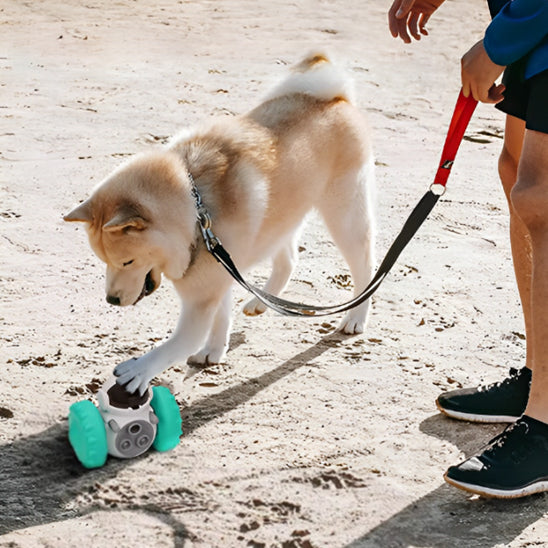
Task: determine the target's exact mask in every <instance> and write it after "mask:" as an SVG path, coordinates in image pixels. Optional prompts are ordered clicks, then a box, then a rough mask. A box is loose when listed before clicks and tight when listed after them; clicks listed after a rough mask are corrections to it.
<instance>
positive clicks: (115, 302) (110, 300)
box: [107, 295, 120, 306]
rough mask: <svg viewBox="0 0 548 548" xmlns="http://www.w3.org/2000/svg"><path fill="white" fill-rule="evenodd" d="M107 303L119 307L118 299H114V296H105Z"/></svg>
mask: <svg viewBox="0 0 548 548" xmlns="http://www.w3.org/2000/svg"><path fill="white" fill-rule="evenodd" d="M107 303H108V304H113V305H116V306H120V297H115V296H114V295H107Z"/></svg>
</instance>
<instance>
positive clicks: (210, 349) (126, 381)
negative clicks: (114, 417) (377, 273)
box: [65, 54, 374, 393]
mask: <svg viewBox="0 0 548 548" xmlns="http://www.w3.org/2000/svg"><path fill="white" fill-rule="evenodd" d="M352 95H353V86H352V82H351V80H350V79H349V78H348V76H347V75H346V74H345V73H344V72H343V71H342V70H341V69H340V68H338V67H337V66H336V65H335V64H333V63H332V62H331V61H330V60H329V59H328V57H327V56H326V55H324V54H315V55H310V56H308V57H306V58H305V59H304V60H303V61H302V62H301V63H299V64H298V65H296V66H295V67H294V69H293V71H292V73H291V74H290V75H289V76H288V77H287V79H286V80H285V81H283V82H282V83H281V84H280V85H279V86H278V87H277V88H276V89H274V91H273V92H271V93H270V95H268V96H267V97H266V99H265V100H264V101H263V102H262V103H261V104H259V105H258V106H257V107H256V108H254V109H253V110H251V111H250V112H249V113H247V114H245V115H241V116H237V117H231V118H223V119H222V120H220V121H216V122H212V123H208V124H207V125H205V126H203V127H199V128H196V129H194V130H188V131H184V132H183V133H181V134H179V135H178V136H177V137H175V138H174V139H173V140H172V141H171V142H170V143H169V144H168V145H166V146H165V147H163V148H160V149H159V150H155V151H152V152H150V153H146V154H141V155H138V156H136V157H135V158H133V159H131V160H129V161H128V162H127V163H125V164H124V165H122V166H121V167H120V168H119V169H117V170H116V171H114V173H112V174H111V175H109V176H108V177H107V178H106V179H105V180H104V181H103V182H102V183H101V184H100V185H99V186H98V187H97V188H95V190H94V191H93V193H92V195H91V197H90V198H88V199H87V200H86V201H84V202H83V203H82V204H80V205H79V206H78V207H76V208H75V209H74V210H73V211H72V212H71V213H69V214H68V215H67V216H66V217H65V220H66V221H79V222H83V223H86V226H87V232H88V236H89V242H90V245H91V247H92V249H93V251H94V252H95V253H96V254H97V256H98V257H99V258H100V259H101V260H102V261H104V262H105V263H106V265H107V272H106V294H107V297H106V298H107V301H108V302H109V303H110V304H113V305H119V306H127V305H131V304H136V303H137V302H138V301H140V300H141V298H143V297H145V296H147V295H150V294H151V293H152V292H153V291H154V290H155V289H156V288H157V287H158V286H159V285H160V282H161V279H162V276H164V277H165V278H167V279H169V280H171V282H172V283H173V284H174V286H175V288H176V290H177V292H178V294H179V295H180V297H181V300H182V311H181V316H180V319H179V322H178V325H177V328H176V330H175V331H174V333H173V335H172V336H171V337H170V338H169V339H168V340H167V341H166V342H165V343H163V344H161V345H159V346H158V347H157V348H155V349H153V350H152V351H151V352H149V353H147V354H145V355H144V356H142V357H140V358H137V359H132V360H128V361H126V362H123V363H121V364H119V365H118V366H117V367H116V369H115V374H116V375H117V376H118V382H119V383H120V384H122V385H125V386H126V388H127V390H128V391H130V392H134V391H137V390H139V391H140V392H141V393H143V392H144V391H145V390H146V388H147V386H148V383H149V381H150V380H151V379H152V378H153V377H155V376H156V375H158V374H160V373H161V372H162V371H163V370H165V369H166V368H168V367H169V366H170V365H172V364H173V363H174V362H182V361H187V360H189V361H191V362H195V363H218V362H219V361H220V360H222V359H223V357H224V355H225V353H226V350H227V346H228V338H229V332H230V324H231V291H230V288H231V285H232V282H233V281H232V278H231V277H230V276H229V275H228V273H227V272H226V271H225V270H224V269H223V268H222V266H221V265H219V264H218V263H217V262H216V261H215V259H214V258H213V257H212V256H211V255H210V254H209V253H208V251H207V249H206V247H205V245H204V242H203V239H202V237H201V232H200V230H199V227H198V224H197V212H196V203H195V198H194V196H193V185H195V188H196V189H197V190H198V192H199V195H200V196H201V198H202V201H203V204H204V206H205V207H206V208H207V210H208V212H209V214H210V216H211V220H212V224H213V227H214V230H215V234H216V235H217V236H219V238H220V240H221V241H222V243H223V245H224V247H225V248H226V249H227V250H228V251H229V252H230V254H231V256H232V258H233V259H234V262H235V264H236V265H238V268H239V269H241V270H245V269H246V268H249V267H251V266H252V265H253V264H255V263H257V262H258V261H260V260H263V259H265V258H267V257H271V258H272V273H271V275H270V278H269V279H268V281H267V283H266V285H265V290H266V291H268V292H270V293H273V294H279V293H280V292H281V291H282V290H283V289H284V287H285V285H286V284H287V282H288V280H289V278H290V276H291V272H292V270H293V267H294V265H295V262H296V258H297V251H296V249H297V246H296V244H297V242H296V239H297V235H298V231H299V230H298V229H299V227H300V225H301V224H302V222H303V219H304V217H305V216H306V214H307V213H308V212H309V211H310V210H311V209H313V208H316V209H317V210H318V211H319V213H320V215H321V216H322V218H323V220H324V221H325V224H326V226H327V228H328V230H329V232H330V234H331V236H332V238H333V240H334V242H335V243H336V245H337V247H338V248H339V250H340V252H341V254H342V255H343V257H344V258H345V260H346V261H347V263H348V266H349V268H350V272H351V274H352V278H353V282H354V287H355V293H356V294H358V293H360V291H361V290H362V289H363V288H365V287H366V285H367V283H368V282H369V280H370V279H371V277H372V274H373V266H374V265H373V262H374V259H373V248H374V223H373V214H372V210H373V204H372V203H371V189H372V187H373V185H374V173H373V171H374V169H373V168H374V160H373V155H372V150H371V143H370V132H369V129H368V126H367V123H366V121H365V119H364V117H363V115H362V114H361V112H360V111H359V110H358V109H357V108H356V107H355V106H354V104H353V98H352ZM368 308H369V302H365V303H363V304H361V305H359V306H358V307H356V308H354V309H352V310H350V311H349V312H347V313H346V316H345V317H344V319H343V320H342V323H341V325H340V329H341V330H342V331H343V332H345V333H349V334H352V333H361V332H363V330H364V327H365V323H366V318H367V314H368ZM264 310H265V306H264V305H263V304H262V303H261V302H259V301H258V300H257V299H255V298H254V299H252V300H251V301H249V302H248V303H247V304H246V305H245V307H244V312H245V313H246V314H249V315H255V314H260V313H262V312H263V311H264Z"/></svg>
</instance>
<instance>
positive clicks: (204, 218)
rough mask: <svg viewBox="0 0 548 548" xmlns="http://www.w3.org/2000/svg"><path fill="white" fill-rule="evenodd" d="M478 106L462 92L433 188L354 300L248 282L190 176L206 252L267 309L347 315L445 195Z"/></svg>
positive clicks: (378, 281)
mask: <svg viewBox="0 0 548 548" xmlns="http://www.w3.org/2000/svg"><path fill="white" fill-rule="evenodd" d="M476 105H477V101H476V100H475V99H474V98H473V97H472V96H471V95H470V96H469V97H465V96H464V95H463V93H462V90H461V92H460V94H459V97H458V100H457V104H456V106H455V110H454V112H453V116H452V118H451V123H450V125H449V130H448V132H447V137H446V139H445V144H444V147H443V151H442V154H441V160H440V163H439V166H438V170H437V172H436V175H435V177H434V182H433V183H432V184H431V185H430V188H429V190H428V192H426V194H425V195H424V196H423V197H422V198H421V200H420V201H419V203H418V204H417V205H416V206H415V208H414V209H413V211H412V212H411V214H410V215H409V217H408V219H407V221H406V222H405V224H404V225H403V228H402V229H401V231H400V233H399V234H398V236H397V237H396V239H395V240H394V243H393V244H392V245H391V246H390V248H389V250H388V252H387V253H386V256H385V257H384V259H383V261H382V263H381V265H380V266H379V268H378V270H377V272H376V274H375V276H374V277H373V279H372V280H371V282H370V283H369V285H368V286H367V287H366V288H365V289H364V290H363V291H362V292H361V293H360V294H359V295H357V296H356V297H354V298H353V299H352V300H350V301H347V302H345V303H343V304H339V305H331V306H314V305H306V304H302V303H297V302H292V301H287V300H285V299H280V298H279V297H276V296H274V295H271V294H270V293H267V292H265V291H263V290H262V289H260V288H258V287H256V286H254V285H251V284H249V283H248V282H246V281H245V279H244V278H243V276H242V275H241V274H240V272H239V271H238V269H237V268H236V265H235V264H234V262H233V261H232V259H231V257H230V254H229V253H228V251H227V250H226V249H225V248H224V247H223V246H222V244H221V241H220V240H219V238H217V237H216V236H215V235H214V234H213V231H212V230H211V217H210V215H209V213H208V212H207V209H206V208H205V206H204V204H203V202H202V199H201V196H200V194H199V192H198V189H197V188H196V185H195V184H194V179H193V178H192V176H190V180H191V183H192V194H193V196H194V200H195V202H196V208H197V211H198V222H199V226H200V230H201V232H202V237H203V239H204V242H205V245H206V247H207V250H208V251H209V252H210V253H211V254H212V255H213V256H214V257H215V259H217V261H218V262H219V263H221V264H222V265H223V266H224V267H225V269H226V270H227V271H228V273H229V274H230V275H231V276H232V277H233V278H234V279H235V280H236V281H237V282H238V283H239V284H240V285H241V286H242V287H244V288H245V289H247V291H249V292H250V293H252V294H253V295H255V297H257V299H259V300H260V301H261V302H263V303H264V304H265V305H266V306H268V307H270V308H272V309H273V310H275V311H276V312H279V313H280V314H283V315H285V316H327V315H330V314H337V313H339V312H344V311H346V310H349V309H351V308H354V307H356V306H358V305H360V304H361V303H363V302H364V301H366V300H367V299H369V298H370V297H371V295H373V293H375V291H377V289H378V288H379V286H380V285H381V283H382V282H383V280H384V278H385V277H386V276H387V275H388V273H389V272H390V270H391V268H392V267H393V266H394V263H395V262H396V260H397V259H398V257H399V256H400V254H401V252H402V251H403V250H404V249H405V247H406V246H407V244H408V243H409V242H410V240H411V239H412V238H413V236H414V235H415V233H416V232H417V230H418V229H419V227H420V226H421V225H422V223H423V222H424V221H425V220H426V218H427V217H428V215H429V213H430V212H431V211H432V209H433V208H434V206H435V205H436V203H437V201H438V200H439V198H440V196H442V195H443V194H444V192H445V186H446V184H447V179H448V178H449V173H450V172H451V168H452V167H453V162H454V161H455V157H456V155H457V151H458V149H459V146H460V143H461V141H462V138H463V136H464V132H465V131H466V128H467V126H468V122H469V121H470V118H471V117H472V114H473V113H474V110H475V108H476Z"/></svg>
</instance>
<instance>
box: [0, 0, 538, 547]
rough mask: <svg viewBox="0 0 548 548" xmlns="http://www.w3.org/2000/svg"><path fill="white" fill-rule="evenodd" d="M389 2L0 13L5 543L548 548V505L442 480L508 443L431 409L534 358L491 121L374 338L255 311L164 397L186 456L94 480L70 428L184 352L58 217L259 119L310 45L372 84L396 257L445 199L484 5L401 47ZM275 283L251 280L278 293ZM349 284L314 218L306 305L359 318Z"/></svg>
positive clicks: (383, 245)
mask: <svg viewBox="0 0 548 548" xmlns="http://www.w3.org/2000/svg"><path fill="white" fill-rule="evenodd" d="M388 4H389V2H387V1H386V0H383V1H379V2H371V1H369V2H367V1H363V2H352V1H350V0H339V1H336V2H335V1H331V0H318V1H316V2H312V1H309V0H305V1H300V2H293V1H288V0H280V1H278V2H255V1H251V0H218V1H213V0H209V1H205V0H200V1H196V0H194V1H186V0H185V1H178V2H176V1H172V0H160V1H159V2H155V3H147V2H136V1H133V2H132V1H130V0H120V1H116V2H107V1H105V0H98V1H93V0H90V2H77V1H75V0H65V1H63V2H61V1H58V0H48V1H35V2H20V1H16V0H4V1H3V2H2V3H1V5H0V45H1V47H0V116H1V128H0V186H1V190H0V192H1V194H0V196H1V198H0V224H1V233H0V246H1V251H0V252H1V256H2V261H1V267H0V268H1V276H0V283H1V297H0V299H1V303H2V304H1V309H0V318H1V321H2V327H1V331H0V339H1V350H0V363H1V366H2V372H1V379H2V384H1V387H2V391H1V395H0V535H1V536H0V546H2V547H19V546H21V547H33V546H51V547H69V546H71V547H72V546H81V547H87V546H107V545H116V546H119V547H125V546H150V547H161V546H178V547H180V546H185V547H231V546H236V547H237V546H251V547H254V548H259V547H283V548H293V547H297V548H298V547H303V548H312V547H314V548H319V547H330V548H335V547H353V548H357V547H376V546H380V547H400V546H417V547H418V546H420V547H433V546H436V547H451V546H455V547H462V546H465V547H480V546H481V547H495V546H512V547H518V546H519V547H522V546H545V545H546V543H545V541H547V539H548V522H547V521H546V519H544V518H545V514H546V500H547V499H546V497H545V496H542V495H541V496H536V497H532V498H529V499H525V500H521V501H513V502H497V501H486V500H482V499H474V498H471V497H469V496H467V495H466V494H464V493H463V492H460V491H458V490H455V489H453V488H451V487H449V486H447V485H446V484H445V483H444V482H443V479H442V475H443V472H444V471H445V469H446V467H447V466H449V465H451V464H454V463H455V462H457V461H459V460H460V459H461V458H462V457H463V455H469V454H470V453H471V452H474V451H475V450H476V449H478V448H479V447H480V446H482V445H483V444H484V443H485V442H486V441H487V440H488V439H489V438H490V437H492V436H493V435H495V434H496V433H497V432H498V431H500V430H501V428H500V427H497V426H489V425H487V426H480V425H471V424H466V423H457V422H454V421H451V420H449V419H446V418H444V417H442V416H441V415H440V414H438V413H437V412H436V408H435V406H434V400H435V398H436V396H437V395H438V393H439V392H440V391H442V390H446V389H450V388H455V387H459V386H463V385H467V384H469V383H476V382H479V381H482V380H483V381H493V380H497V379H500V378H502V376H504V375H505V374H506V372H507V368H508V367H510V366H516V367H519V366H521V364H522V361H523V357H524V340H523V339H524V336H523V325H522V321H521V317H520V308H519V302H518V300H517V293H516V291H515V287H514V281H513V277H512V265H511V260H510V255H509V247H508V242H507V215H506V204H505V202H504V199H503V196H502V193H501V192H500V190H499V183H498V180H497V176H496V159H497V155H498V151H499V150H500V147H501V143H502V140H501V138H502V129H503V119H502V116H501V115H500V114H499V113H498V112H497V111H495V110H494V109H493V108H490V107H487V106H483V105H482V106H480V107H479V108H478V111H477V113H476V115H475V117H474V119H473V120H472V123H471V126H470V128H469V131H468V134H467V139H466V141H464V143H463V146H462V148H461V150H460V152H459V156H458V158H457V163H456V164H455V167H454V169H453V174H452V176H451V180H450V183H449V191H448V193H447V194H446V196H445V197H444V198H443V200H442V201H440V203H439V204H438V206H437V207H436V209H435V210H434V212H433V214H432V216H431V218H430V219H429V220H428V222H427V223H426V224H425V225H424V227H423V228H422V229H421V230H420V232H419V234H418V235H417V237H416V239H415V240H414V241H413V242H412V244H411V245H410V246H409V248H408V249H407V250H406V251H405V252H404V254H403V255H402V257H401V258H400V260H399V262H398V264H397V265H396V267H395V268H394V271H393V273H392V274H391V275H390V276H389V278H388V279H387V280H386V281H385V283H384V284H383V286H382V287H381V289H380V290H379V291H378V293H377V295H376V296H375V298H374V309H373V313H372V315H371V321H370V323H369V326H368V328H367V331H366V333H365V334H364V335H363V336H356V337H347V338H345V337H341V336H339V335H337V334H336V333H334V327H335V326H336V325H337V323H338V320H339V319H338V318H330V319H328V320H325V319H310V320H308V319H304V320H303V319H287V318H284V317H281V316H278V315H276V314H275V313H272V312H268V313H266V314H264V315H263V316H262V317H259V318H246V317H244V316H243V315H242V314H241V313H240V309H241V306H242V303H243V302H245V299H247V295H245V294H244V292H243V290H242V291H239V290H238V291H237V292H236V295H237V299H236V301H237V302H236V303H235V311H234V312H235V324H234V332H233V335H232V338H231V349H230V352H229V354H228V357H227V361H226V363H225V364H222V365H219V366H214V367H209V368H207V369H205V370H203V371H200V372H197V373H196V374H195V375H193V376H192V377H190V378H188V379H186V380H185V379H184V367H183V364H181V367H179V368H173V369H171V370H169V371H168V372H166V373H165V374H164V375H162V377H161V379H160V381H161V382H162V383H164V384H166V385H168V386H170V387H171V389H172V390H173V392H174V393H175V395H176V398H177V401H178V402H179V404H180V406H181V411H182V415H183V421H184V423H183V427H184V436H183V438H182V440H181V443H180V445H179V446H178V447H177V448H176V449H175V450H173V451H171V452H169V453H154V452H150V453H147V454H146V455H145V456H143V457H141V458H138V459H134V460H132V461H117V460H115V459H111V460H109V462H108V464H107V465H106V466H105V467H104V468H102V469H100V470H95V471H85V470H84V469H82V467H81V466H80V465H79V463H78V462H77V461H76V459H75V457H74V456H73V453H72V451H71V448H70V446H69V444H68V442H67V420H66V416H67V410H68V407H69V405H70V404H71V403H73V402H75V401H78V400H81V399H85V398H87V397H90V396H91V394H92V393H93V392H94V391H95V390H96V388H97V386H98V384H100V383H101V382H102V380H104V378H105V377H106V376H107V375H108V373H109V372H110V371H111V369H112V368H113V367H114V366H115V365H116V364H117V363H119V362H120V361H123V360H125V359H128V357H130V356H137V355H140V354H142V353H143V352H145V351H147V349H149V348H151V347H152V346H154V345H155V344H157V343H158V341H161V340H162V339H164V338H165V337H166V335H167V334H168V333H169V331H170V330H171V329H172V328H173V327H174V325H175V322H176V318H177V315H178V303H177V298H176V296H175V294H174V292H173V290H172V289H171V288H170V287H168V286H167V285H164V286H163V287H162V288H161V289H160V290H159V291H158V292H157V293H156V294H155V295H154V296H153V297H151V298H149V299H147V300H146V301H143V302H141V303H140V304H139V305H138V306H136V307H132V308H129V309H122V310H120V309H116V308H114V307H110V306H108V305H107V304H106V302H105V301H104V294H103V291H104V289H103V287H104V286H103V283H104V282H103V277H104V272H103V266H102V265H101V264H100V262H99V260H98V259H96V258H95V256H94V255H93V254H92V252H91V251H90V249H89V247H88V244H87V238H86V236H85V231H84V230H83V229H82V228H77V227H75V226H74V225H68V224H65V223H63V222H62V215H63V214H64V213H67V212H68V211H69V210H70V209H71V207H73V206H74V205H75V204H77V203H78V202H79V201H80V200H81V199H83V198H84V197H85V196H86V195H87V194H88V192H89V190H90V189H91V188H92V186H93V185H95V184H96V183H97V182H98V181H99V180H101V179H102V178H103V177H104V176H106V175H107V174H108V173H109V171H110V170H111V169H112V168H114V167H115V166H117V165H118V164H119V163H120V162H121V161H122V160H123V159H124V158H126V157H127V156H129V155H131V154H133V153H136V152H139V151H142V150H145V149H148V148H150V147H154V146H158V144H159V143H162V142H164V141H165V140H166V139H167V137H168V136H170V135H172V134H173V133H175V132H176V131H178V130H179V129H180V128H182V127H184V126H188V125H192V124H194V123H196V122H197V121H199V120H203V119H204V118H208V117H210V116H232V115H233V114H234V113H239V112H244V111H245V110H246V109H248V108H249V107H250V106H251V105H254V104H256V103H257V102H258V101H259V99H260V97H261V96H262V95H264V94H265V93H266V92H267V91H268V90H269V88H270V86H271V85H272V84H273V83H275V82H277V81H278V80H279V79H280V78H282V77H283V76H284V75H285V73H286V70H287V65H290V64H292V63H294V62H296V61H298V60H299V59H300V57H301V56H302V55H303V54H304V53H307V52H308V51H309V50H310V49H313V48H315V47H327V48H329V49H331V50H332V51H334V52H335V53H336V54H337V55H338V56H339V57H340V58H341V59H342V60H343V61H344V63H345V64H346V66H347V67H348V70H349V71H350V72H351V73H352V75H353V77H354V79H355V81H356V85H357V91H358V98H359V99H358V101H359V105H360V107H361V108H363V110H364V111H366V112H368V114H369V119H370V121H371V124H372V126H373V128H374V135H375V150H376V157H377V177H378V207H377V210H378V226H379V236H378V256H379V258H381V257H382V256H383V255H384V252H385V250H386V249H387V248H388V246H389V244H390V243H391V241H392V239H393V238H394V236H395V235H396V233H397V232H398V231H399V229H400V227H401V225H402V223H403V221H404V220H405V218H406V217H407V214H408V213H409V211H410V209H411V207H412V206H413V205H414V204H415V203H416V202H417V201H418V199H419V198H420V197H421V196H422V194H423V193H424V191H425V190H426V189H427V187H428V185H429V184H430V181H431V179H432V176H433V173H434V171H435V167H436V166H437V163H438V161H439V155H440V151H441V147H442V144H443V139H444V136H445V132H446V128H447V125H448V122H449V118H450V114H451V111H452V109H453V105H454V102H455V100H456V95H457V91H458V87H459V59H460V55H461V54H462V52H463V50H464V48H465V47H466V46H467V45H470V44H472V43H473V42H475V41H476V40H477V39H479V38H480V37H481V33H482V29H483V28H484V26H485V24H486V21H487V9H486V7H485V6H483V5H480V3H478V2H477V1H475V0H459V1H450V2H447V4H446V5H445V6H444V7H443V8H442V9H441V10H440V12H439V13H438V14H437V16H436V17H435V18H434V19H433V20H432V21H431V24H430V29H431V34H430V37H429V38H428V39H427V40H423V41H421V42H420V43H418V44H414V45H413V46H411V47H406V46H404V45H403V44H401V43H399V42H397V41H395V40H393V39H392V38H391V36H390V35H389V33H388V29H387V25H386V10H387V8H388ZM266 274H267V269H266V266H261V267H259V268H257V269H256V270H255V271H253V272H251V273H250V278H251V279H253V280H255V281H260V280H264V278H265V275H266ZM346 275H347V271H346V267H345V265H344V263H343V262H342V260H341V258H340V257H339V255H338V252H337V251H336V249H335V248H334V246H333V245H332V244H331V242H330V240H329V238H328V237H327V236H326V233H325V231H324V230H323V228H322V226H321V224H320V223H319V221H318V220H317V219H316V217H314V216H312V217H311V219H310V223H309V225H308V228H307V230H306V232H305V234H304V235H303V240H302V251H301V254H300V264H299V267H298V271H297V273H296V275H295V277H294V281H293V282H292V284H291V287H290V289H289V295H290V296H292V297H295V298H300V299H303V300H306V301H309V302H329V303H333V302H340V301H342V300H345V299H347V297H348V296H349V295H350V293H349V289H348V288H347V287H344V285H345V283H344V282H345V279H346V278H345V276H346Z"/></svg>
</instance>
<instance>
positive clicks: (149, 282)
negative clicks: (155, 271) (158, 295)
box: [133, 270, 156, 305]
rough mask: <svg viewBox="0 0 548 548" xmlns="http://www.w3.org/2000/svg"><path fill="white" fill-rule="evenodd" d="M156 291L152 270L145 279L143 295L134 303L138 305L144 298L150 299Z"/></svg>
mask: <svg viewBox="0 0 548 548" xmlns="http://www.w3.org/2000/svg"><path fill="white" fill-rule="evenodd" d="M155 289H156V282H155V281H154V279H153V278H152V270H151V271H150V272H149V273H148V274H147V276H146V278H145V283H144V284H143V289H142V291H141V294H140V295H139V296H138V297H137V300H136V301H135V302H134V303H133V304H134V305H135V304H137V303H138V302H139V301H140V300H141V299H142V298H143V297H148V296H149V295H150V294H151V293H154V290H155Z"/></svg>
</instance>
